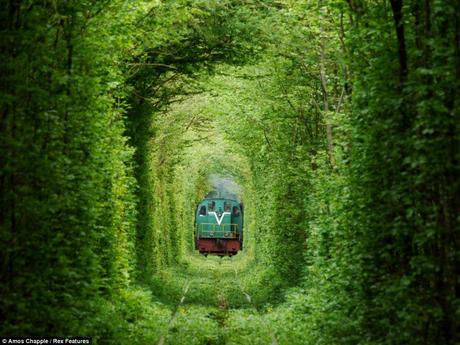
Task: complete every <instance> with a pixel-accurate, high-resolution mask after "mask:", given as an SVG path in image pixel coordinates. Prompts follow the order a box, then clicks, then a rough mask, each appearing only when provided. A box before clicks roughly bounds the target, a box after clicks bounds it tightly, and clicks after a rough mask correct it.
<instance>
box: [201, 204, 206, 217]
mask: <svg viewBox="0 0 460 345" xmlns="http://www.w3.org/2000/svg"><path fill="white" fill-rule="evenodd" d="M200 216H206V206H204V205H203V206H201V207H200Z"/></svg>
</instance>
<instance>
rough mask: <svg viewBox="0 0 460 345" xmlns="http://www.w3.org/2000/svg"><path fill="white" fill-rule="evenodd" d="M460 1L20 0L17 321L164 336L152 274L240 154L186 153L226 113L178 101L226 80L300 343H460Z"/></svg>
mask: <svg viewBox="0 0 460 345" xmlns="http://www.w3.org/2000/svg"><path fill="white" fill-rule="evenodd" d="M458 8H460V2H459V1H458V0H453V1H439V0H426V1H417V0H389V1H379V2H375V1H367V0H348V1H341V0H319V1H308V0H304V1H288V0H286V1H275V0H273V1H257V0H224V1H211V0H210V1H198V0H194V1H192V0H188V1H185V0H177V1H165V2H163V1H136V2H126V1H121V0H114V1H59V0H57V1H33V0H29V1H20V0H10V1H7V2H6V6H2V8H1V9H0V11H1V12H0V13H1V14H0V16H1V21H0V28H1V33H2V37H1V41H0V45H1V49H0V61H1V69H2V71H1V76H0V78H1V86H0V88H1V89H0V90H1V97H0V132H1V139H0V140H1V146H0V190H1V197H0V210H1V211H0V212H1V218H0V231H1V239H2V240H1V242H0V248H1V250H0V253H1V254H0V255H1V271H0V272H1V285H0V296H1V298H0V305H1V312H0V315H1V316H0V318H1V320H0V321H1V332H0V333H1V334H2V335H24V334H27V335H47V334H62V335H65V334H76V335H81V334H91V335H93V336H94V337H95V339H96V340H98V339H99V342H101V343H103V342H104V341H108V342H109V340H110V339H115V338H117V339H120V337H121V339H122V338H123V337H125V338H126V340H127V341H128V339H129V341H130V342H133V343H139V344H142V343H145V341H146V340H149V339H150V338H149V337H152V339H155V338H154V335H153V334H151V331H150V333H149V332H148V331H147V328H148V325H149V324H152V323H154V322H159V323H161V322H162V321H161V320H163V319H166V317H165V315H167V311H166V310H163V309H161V308H159V307H158V308H155V307H154V306H152V304H151V302H150V301H151V299H152V298H153V299H154V296H155V291H151V290H150V289H149V279H151V277H152V276H154V275H155V274H156V272H158V271H159V270H161V269H162V268H163V267H165V266H166V265H173V264H178V263H180V259H181V257H183V256H184V255H187V253H188V251H189V250H190V246H191V244H190V222H191V221H192V219H191V215H192V212H193V206H192V207H190V205H194V202H195V201H196V200H198V199H199V198H200V196H202V194H203V193H204V192H205V191H206V187H207V185H206V177H207V174H208V173H209V172H210V171H211V170H213V171H218V170H219V169H223V168H225V169H227V170H228V169H231V167H228V166H227V167H224V165H225V163H224V162H222V161H218V162H217V163H216V162H212V161H209V160H208V161H206V163H207V164H208V165H206V164H200V161H197V160H195V161H193V160H191V161H190V160H187V159H188V158H184V156H185V155H184V152H186V150H187V147H189V146H190V145H191V144H193V143H191V142H190V140H189V138H188V137H187V135H186V132H187V130H188V129H189V127H190V126H191V127H193V128H195V130H198V131H199V127H200V126H201V127H203V128H204V127H206V124H207V123H209V121H210V120H209V117H208V118H206V117H204V118H200V121H195V120H192V121H191V120H190V119H189V118H187V117H184V118H183V119H181V120H180V121H172V122H165V121H166V120H167V113H168V111H169V109H170V108H171V107H172V106H173V105H174V104H177V103H180V102H183V101H184V100H187V99H190V98H191V97H196V95H208V97H212V94H213V93H216V94H217V96H216V97H217V98H218V99H219V102H220V103H219V104H220V106H219V107H217V106H215V107H214V108H212V107H211V110H212V112H214V114H218V116H217V115H216V117H218V120H217V123H218V125H219V127H220V129H221V130H222V131H223V132H224V133H225V136H226V138H225V140H226V141H227V142H229V143H231V147H232V150H234V151H233V152H230V153H229V154H230V155H233V156H235V157H237V156H238V157H244V160H245V162H246V163H245V164H246V165H247V170H244V169H243V170H244V171H243V172H241V171H240V172H238V171H236V172H235V174H240V176H239V178H240V180H241V181H242V183H243V184H244V185H245V189H246V191H247V193H249V192H250V196H248V198H249V199H250V200H251V203H250V204H251V205H252V206H251V207H252V210H251V211H250V213H251V214H253V215H257V217H255V216H253V217H252V218H251V222H253V223H254V224H253V226H252V227H251V229H252V234H251V236H252V245H251V251H252V253H253V255H254V262H253V263H254V267H268V268H267V269H266V270H265V271H264V272H265V273H264V274H266V277H265V278H263V279H267V280H268V279H269V280H270V284H271V287H270V288H271V289H272V292H273V294H275V295H276V296H277V297H276V300H278V302H282V303H284V304H283V305H284V309H283V310H284V314H283V313H281V312H280V314H279V316H278V317H279V320H280V321H283V322H285V323H286V328H287V329H288V330H289V332H290V333H289V334H290V336H291V340H290V341H291V343H292V344H458V342H459V341H460V333H459V329H460V325H459V320H460V272H459V270H460V236H459V230H460V227H459V221H460V216H459V214H460V212H459V211H460V209H459V208H460V201H459V195H460V179H459V169H460V164H459V159H460V150H459V148H460V145H459V144H460V131H459V125H460V121H459V120H460V116H459V115H460V114H459V109H460V107H459V99H460V98H459V96H460V92H459V88H460V18H459V15H458ZM216 90H217V91H216ZM165 124H167V125H168V126H166V125H165ZM166 128H168V131H169V132H165V131H166ZM203 162H205V161H202V163H203ZM213 164H214V165H213ZM207 166H208V167H210V168H209V169H207V168H206V167H207ZM232 166H233V165H232ZM241 166H244V164H243V165H241ZM190 167H192V168H190ZM171 214H174V215H175V216H174V217H171V216H170V215H171ZM152 296H153V297H152ZM133 319H135V321H136V322H134V321H133ZM128 330H129V331H128ZM150 340H151V339H150Z"/></svg>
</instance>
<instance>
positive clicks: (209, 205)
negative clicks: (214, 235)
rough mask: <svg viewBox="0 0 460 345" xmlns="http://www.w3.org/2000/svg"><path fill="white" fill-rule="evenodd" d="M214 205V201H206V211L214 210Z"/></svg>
mask: <svg viewBox="0 0 460 345" xmlns="http://www.w3.org/2000/svg"><path fill="white" fill-rule="evenodd" d="M215 207H216V203H215V202H214V201H212V202H209V203H208V211H210V212H211V211H214V208H215Z"/></svg>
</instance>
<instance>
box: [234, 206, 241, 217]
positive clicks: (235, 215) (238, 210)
mask: <svg viewBox="0 0 460 345" xmlns="http://www.w3.org/2000/svg"><path fill="white" fill-rule="evenodd" d="M239 216H240V209H239V208H238V207H237V206H233V217H239Z"/></svg>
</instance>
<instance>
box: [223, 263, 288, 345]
mask: <svg viewBox="0 0 460 345" xmlns="http://www.w3.org/2000/svg"><path fill="white" fill-rule="evenodd" d="M230 261H233V260H232V258H231V257H230ZM233 271H234V273H235V281H236V284H237V285H238V287H239V289H240V290H241V292H242V293H243V295H244V297H245V298H246V301H247V302H248V303H249V305H251V306H252V307H253V308H254V310H255V311H256V312H257V314H258V315H259V316H262V312H261V310H260V309H259V307H258V306H257V305H256V304H255V303H254V302H253V301H252V298H251V295H250V294H249V293H248V292H247V291H245V290H244V287H243V285H242V284H241V279H240V276H239V272H238V268H237V267H236V266H235V265H233ZM267 329H268V330H269V334H270V338H271V345H279V342H278V339H277V338H276V335H275V333H273V332H272V331H271V330H270V328H269V325H268V324H267Z"/></svg>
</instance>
